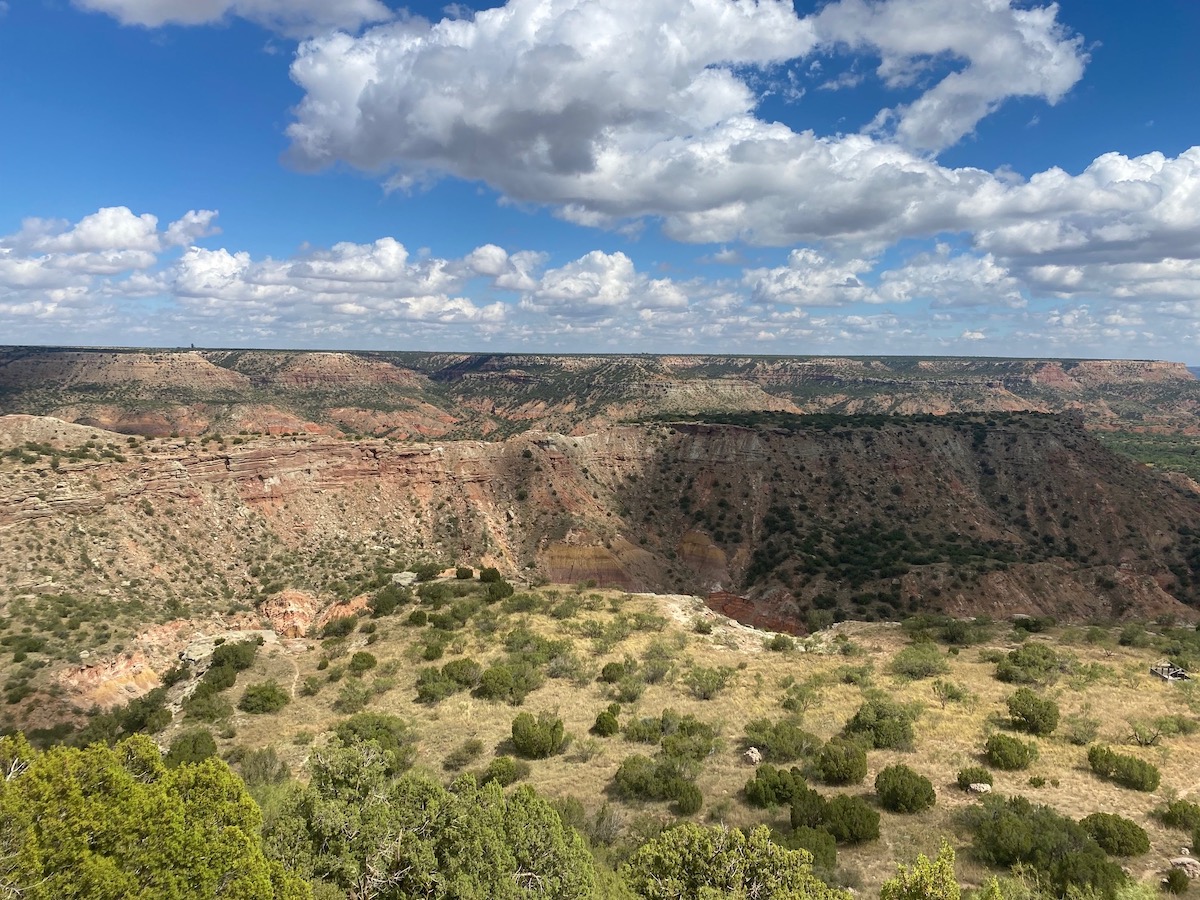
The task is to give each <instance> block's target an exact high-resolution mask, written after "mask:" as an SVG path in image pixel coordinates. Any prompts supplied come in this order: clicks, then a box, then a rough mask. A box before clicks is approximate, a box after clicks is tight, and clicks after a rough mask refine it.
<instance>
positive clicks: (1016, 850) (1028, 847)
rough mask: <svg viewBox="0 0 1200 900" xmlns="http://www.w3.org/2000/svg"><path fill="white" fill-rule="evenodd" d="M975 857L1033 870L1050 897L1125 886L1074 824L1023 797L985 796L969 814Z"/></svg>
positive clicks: (1114, 867) (1109, 892) (1119, 873)
mask: <svg viewBox="0 0 1200 900" xmlns="http://www.w3.org/2000/svg"><path fill="white" fill-rule="evenodd" d="M967 824H968V825H969V827H970V828H971V830H972V831H973V832H974V837H973V846H974V850H975V854H976V856H977V857H978V858H979V860H980V861H981V862H983V863H985V864H987V865H992V866H997V867H1003V868H1007V867H1009V866H1014V865H1017V864H1022V865H1025V866H1029V867H1032V868H1033V869H1034V870H1035V872H1036V873H1037V875H1038V877H1039V880H1040V881H1041V882H1042V887H1043V888H1044V889H1047V894H1048V895H1049V896H1055V897H1062V896H1065V895H1066V894H1067V891H1068V888H1072V889H1076V890H1078V889H1081V888H1082V889H1087V888H1091V889H1092V891H1094V892H1095V893H1096V894H1098V895H1100V896H1104V897H1112V896H1113V895H1114V894H1115V892H1116V890H1117V888H1118V887H1120V886H1121V885H1123V884H1124V883H1125V874H1124V873H1123V872H1122V871H1121V867H1120V866H1118V865H1117V864H1116V863H1114V862H1113V861H1112V860H1110V859H1109V858H1108V857H1107V856H1106V855H1105V853H1104V850H1103V849H1101V847H1100V845H1099V844H1097V843H1096V841H1094V840H1093V839H1092V837H1091V836H1090V835H1089V834H1088V832H1087V830H1086V829H1085V828H1084V827H1083V826H1082V825H1080V824H1079V823H1077V822H1075V821H1073V820H1071V819H1068V818H1067V817H1065V816H1062V815H1060V814H1059V813H1057V812H1055V811H1054V810H1053V809H1051V808H1050V807H1048V806H1035V805H1034V804H1032V803H1030V802H1029V801H1028V800H1027V799H1025V798H1024V797H1009V798H1002V797H996V796H992V797H988V798H986V799H985V800H984V801H983V803H982V804H981V805H980V806H978V807H976V808H974V809H972V810H970V811H968V813H967Z"/></svg>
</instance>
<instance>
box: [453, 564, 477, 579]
mask: <svg viewBox="0 0 1200 900" xmlns="http://www.w3.org/2000/svg"><path fill="white" fill-rule="evenodd" d="M454 577H455V578H457V579H458V580H459V581H467V580H469V579H471V578H474V577H475V570H474V569H472V568H471V567H470V566H459V567H458V568H456V569H455V570H454Z"/></svg>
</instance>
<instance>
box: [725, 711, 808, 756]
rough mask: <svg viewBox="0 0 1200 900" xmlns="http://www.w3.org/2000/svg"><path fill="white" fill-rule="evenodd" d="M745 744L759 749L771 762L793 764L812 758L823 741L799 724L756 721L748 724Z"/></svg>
mask: <svg viewBox="0 0 1200 900" xmlns="http://www.w3.org/2000/svg"><path fill="white" fill-rule="evenodd" d="M744 742H745V744H746V746H748V747H757V748H758V750H759V751H760V752H761V753H762V755H763V759H765V760H767V761H769V762H792V761H793V760H797V759H801V758H803V757H807V756H811V755H812V754H813V753H815V752H816V751H817V750H818V749H820V747H821V739H820V738H818V737H817V736H816V735H815V734H810V733H809V732H807V731H805V730H804V729H802V728H801V727H800V726H799V725H798V724H797V723H795V722H789V721H782V722H771V721H770V720H769V719H755V720H753V721H752V722H748V723H746V737H745V741H744Z"/></svg>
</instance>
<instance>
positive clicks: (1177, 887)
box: [1163, 869, 1192, 894]
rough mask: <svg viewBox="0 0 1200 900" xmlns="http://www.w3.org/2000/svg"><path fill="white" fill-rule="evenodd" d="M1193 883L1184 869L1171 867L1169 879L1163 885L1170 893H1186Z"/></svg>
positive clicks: (1168, 874)
mask: <svg viewBox="0 0 1200 900" xmlns="http://www.w3.org/2000/svg"><path fill="white" fill-rule="evenodd" d="M1191 883H1192V881H1191V879H1190V878H1188V874H1187V872H1185V871H1183V869H1170V870H1168V871H1167V880H1166V884H1165V885H1163V887H1164V888H1165V889H1166V891H1167V893H1169V894H1185V893H1187V889H1188V885H1189V884H1191Z"/></svg>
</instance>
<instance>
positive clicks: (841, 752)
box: [816, 738, 867, 784]
mask: <svg viewBox="0 0 1200 900" xmlns="http://www.w3.org/2000/svg"><path fill="white" fill-rule="evenodd" d="M816 769H817V772H818V773H819V774H820V776H821V780H822V781H824V782H825V783H826V784H859V783H860V782H861V781H862V780H863V779H864V778H866V777H867V752H866V751H865V750H864V749H863V748H862V747H861V746H860V745H859V744H858V743H856V742H854V741H847V740H844V739H842V738H834V739H833V740H831V741H829V742H828V743H827V744H826V745H825V746H824V747H822V748H821V751H820V752H819V753H818V754H817V759H816Z"/></svg>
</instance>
